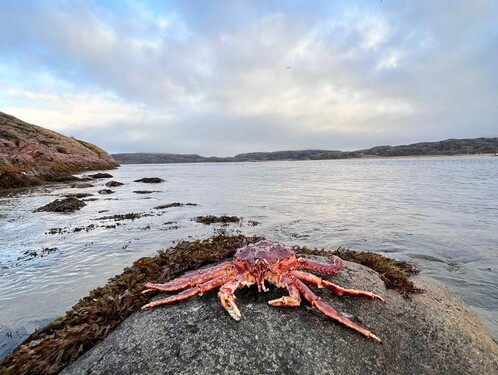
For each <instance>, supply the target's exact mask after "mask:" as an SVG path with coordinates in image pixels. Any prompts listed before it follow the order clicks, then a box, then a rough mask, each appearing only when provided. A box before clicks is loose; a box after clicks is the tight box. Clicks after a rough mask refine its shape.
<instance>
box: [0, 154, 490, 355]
mask: <svg viewBox="0 0 498 375" xmlns="http://www.w3.org/2000/svg"><path fill="white" fill-rule="evenodd" d="M110 173H111V174H112V175H113V176H114V178H113V179H114V180H117V181H120V182H123V183H124V185H123V186H119V187H115V188H112V190H113V191H114V193H113V194H109V195H101V194H99V193H98V191H99V190H102V189H103V188H104V184H105V182H107V181H109V180H96V181H94V184H95V186H94V187H91V188H86V189H77V188H76V189H75V188H70V187H69V186H68V185H54V186H43V187H39V188H35V189H31V190H29V191H23V192H16V193H10V194H7V195H4V196H2V197H0V343H1V346H0V358H1V357H3V356H5V355H6V354H7V353H8V352H9V351H10V350H12V348H13V347H14V346H15V345H17V344H18V343H19V342H20V341H21V340H22V339H24V338H25V337H26V336H27V335H28V334H29V333H31V332H33V331H34V330H35V329H37V328H39V327H41V326H43V325H44V324H46V323H48V322H49V321H50V320H52V319H54V318H56V317H58V316H61V315H63V314H64V312H65V311H66V310H67V309H69V308H70V307H71V306H72V305H74V304H75V303H76V302H77V301H78V300H79V299H80V298H81V297H83V296H85V295H87V294H88V292H89V290H91V289H93V288H95V287H97V286H100V285H103V284H105V283H106V281H107V280H108V279H109V278H110V277H112V276H114V275H115V274H118V273H121V272H122V270H123V268H124V267H126V266H128V265H130V264H131V263H133V261H135V260H136V259H138V258H140V257H143V256H153V255H154V254H155V253H156V251H157V250H159V249H161V248H167V247H169V246H172V245H173V244H175V243H176V242H177V241H181V240H192V239H203V238H206V237H208V236H210V235H212V234H215V233H219V232H220V231H221V232H229V233H239V232H240V233H242V234H245V235H252V234H258V235H262V236H265V237H266V238H268V239H270V240H273V241H279V242H284V243H287V244H290V245H294V244H295V245H301V246H303V245H305V246H310V247H319V248H322V247H325V248H328V249H335V248H337V247H338V246H344V247H350V248H354V249H359V250H370V251H376V252H379V253H383V254H385V255H387V256H390V257H393V258H395V259H399V260H408V261H410V262H412V263H415V264H417V265H418V267H419V268H420V269H421V270H422V272H423V273H425V274H427V275H430V276H432V277H434V278H436V279H438V280H441V281H442V282H443V283H445V284H446V285H447V286H448V287H449V288H450V289H451V290H453V291H454V292H455V293H457V294H458V295H459V296H460V297H461V298H463V299H464V300H465V301H466V302H467V303H468V304H469V305H470V306H471V307H472V308H473V309H474V311H475V312H476V313H477V314H478V315H479V316H480V318H481V320H482V321H483V323H484V324H485V325H486V326H487V328H488V329H489V331H490V333H491V335H492V336H493V338H494V339H495V341H496V340H498V316H497V311H498V293H497V292H498V280H497V278H496V273H497V270H498V230H497V228H498V193H497V192H498V190H497V189H498V158H496V157H420V158H389V159H353V160H324V161H294V162H290V161H278V162H264V163H226V164H223V163H212V164H211V163H206V164H160V165H124V166H122V167H120V168H119V169H117V170H114V171H110ZM142 177H160V178H163V179H164V180H165V182H163V183H160V184H143V183H139V182H134V181H135V180H137V179H139V178H142ZM140 190H152V191H154V192H152V193H150V194H137V193H135V192H136V191H140ZM80 192H85V193H90V194H93V196H92V197H89V198H97V200H94V201H88V202H86V203H87V206H85V207H83V208H82V209H81V210H80V211H76V212H74V213H71V214H60V213H47V212H37V213H35V212H33V211H34V210H35V209H36V208H38V207H40V206H42V205H44V204H46V203H49V202H51V201H53V200H54V199H56V198H60V197H61V196H63V195H65V194H70V193H80ZM172 202H180V203H195V204H198V206H183V207H171V208H167V209H155V207H157V206H159V205H163V204H167V203H172ZM131 212H133V213H142V214H143V213H145V214H146V215H144V216H143V217H141V218H137V219H135V220H133V221H131V220H124V221H118V222H115V221H113V220H109V219H105V218H104V217H105V216H110V215H115V214H126V213H131ZM223 214H228V215H236V216H239V217H242V218H243V222H242V224H241V225H239V224H232V225H230V226H229V227H228V228H220V227H219V226H218V227H217V226H206V225H203V224H199V223H197V222H195V221H193V220H192V219H193V218H195V217H196V216H199V215H223ZM147 215H149V216H147ZM254 222H258V223H259V224H258V225H256V226H254V225H253V224H254ZM113 226H115V227H113ZM43 249H45V251H44V250H43ZM47 249H49V250H47ZM33 252H36V253H37V255H36V256H33ZM30 254H31V256H30ZM242 308H243V307H242Z"/></svg>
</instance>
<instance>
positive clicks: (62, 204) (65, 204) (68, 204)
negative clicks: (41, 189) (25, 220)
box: [34, 196, 86, 212]
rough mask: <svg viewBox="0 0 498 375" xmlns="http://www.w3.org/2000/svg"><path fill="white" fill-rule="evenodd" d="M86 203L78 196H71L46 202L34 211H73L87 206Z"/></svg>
mask: <svg viewBox="0 0 498 375" xmlns="http://www.w3.org/2000/svg"><path fill="white" fill-rule="evenodd" d="M85 206H86V203H85V202H82V201H80V200H79V199H78V198H76V197H73V196H70V197H67V198H65V199H56V200H55V201H53V202H50V203H48V204H46V205H45V206H42V207H39V208H37V209H36V210H35V211H34V212H43V211H46V212H73V211H77V210H79V209H80V208H82V207H85Z"/></svg>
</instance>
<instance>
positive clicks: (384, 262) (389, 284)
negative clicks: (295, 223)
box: [294, 246, 425, 299]
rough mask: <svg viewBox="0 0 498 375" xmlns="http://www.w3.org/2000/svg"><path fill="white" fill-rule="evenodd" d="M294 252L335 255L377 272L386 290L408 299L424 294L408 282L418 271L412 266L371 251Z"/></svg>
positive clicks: (299, 251) (299, 252)
mask: <svg viewBox="0 0 498 375" xmlns="http://www.w3.org/2000/svg"><path fill="white" fill-rule="evenodd" d="M294 250H295V251H296V253H297V254H300V255H320V256H326V255H336V256H338V257H339V258H341V259H343V260H347V261H350V262H354V263H359V264H362V265H364V266H366V267H368V268H371V269H373V270H374V271H376V272H378V274H379V276H380V278H381V279H382V281H383V282H384V284H385V285H386V288H388V289H394V290H396V291H398V292H399V293H400V294H401V295H402V296H403V297H405V298H408V299H409V298H410V295H411V294H420V293H424V292H425V290H424V289H420V288H417V287H416V286H415V285H414V284H413V282H412V281H410V280H409V277H410V276H412V275H416V274H418V273H419V272H420V271H419V270H418V269H417V268H416V267H415V266H414V265H413V264H410V263H407V262H403V261H398V260H394V259H391V258H388V257H386V256H384V255H381V254H377V253H373V252H371V251H356V250H351V249H346V248H344V247H339V248H337V249H336V250H335V251H331V250H325V249H322V250H318V249H308V248H306V247H299V246H294Z"/></svg>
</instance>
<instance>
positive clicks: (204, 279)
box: [142, 241, 384, 342]
mask: <svg viewBox="0 0 498 375" xmlns="http://www.w3.org/2000/svg"><path fill="white" fill-rule="evenodd" d="M298 268H305V269H307V270H310V271H314V272H318V273H321V274H324V275H334V274H336V273H338V272H339V271H340V270H341V268H342V260H341V258H339V257H336V256H333V257H332V263H331V264H323V263H319V262H316V261H313V260H307V259H304V258H296V254H295V253H294V251H292V249H291V248H290V247H289V246H285V245H282V244H279V243H273V242H270V241H259V242H258V243H256V244H251V245H247V246H244V247H241V248H240V249H238V250H237V252H236V254H235V257H234V260H233V261H231V262H225V263H221V264H219V265H217V266H214V267H211V268H207V269H204V270H200V271H197V272H193V273H189V274H186V275H184V276H181V277H179V278H177V279H175V280H171V281H169V282H167V283H164V284H153V283H147V284H145V286H146V287H147V289H146V290H145V291H144V293H147V292H149V291H152V290H160V291H165V292H173V291H177V290H181V289H186V290H184V291H183V292H181V293H179V294H176V295H173V296H170V297H167V298H164V299H161V300H158V301H154V302H151V303H148V304H147V305H145V306H143V307H142V310H143V309H150V308H152V307H155V306H159V305H164V304H168V303H172V302H176V301H183V300H185V299H187V298H190V297H193V296H197V295H202V294H203V293H205V292H207V291H209V290H211V289H214V288H217V287H221V288H220V290H219V292H218V297H219V299H220V303H221V305H222V306H223V307H224V308H225V310H227V311H228V313H229V314H230V315H231V317H232V318H234V319H235V320H240V311H239V309H238V308H237V305H236V304H235V296H234V292H235V291H236V290H237V289H238V288H241V287H244V286H249V285H253V284H256V285H257V286H258V289H259V291H260V292H261V291H262V290H263V291H267V288H266V286H265V281H266V280H267V281H269V282H270V283H271V284H273V285H275V286H277V287H279V288H287V290H288V291H289V295H288V296H284V297H281V298H278V299H275V300H272V301H269V302H268V304H269V305H271V306H299V305H300V304H301V295H302V296H303V297H304V298H305V299H306V300H307V301H308V302H309V303H310V304H311V306H313V307H315V308H316V309H317V310H319V311H321V312H322V313H324V314H325V315H327V316H329V317H330V318H332V319H334V320H337V321H338V322H340V323H342V324H344V325H345V326H348V327H349V328H352V329H354V330H355V331H357V332H359V333H361V334H362V335H364V336H366V337H368V338H372V339H374V340H377V341H378V342H381V339H380V338H378V337H377V336H375V335H374V334H373V333H372V332H370V331H369V330H367V329H365V328H362V327H360V326H358V325H357V324H355V323H353V322H352V321H351V320H349V319H348V318H346V317H345V316H344V315H342V314H340V313H339V312H338V311H336V310H335V309H334V308H332V307H331V306H329V305H327V304H326V303H324V302H322V301H321V300H320V298H319V297H317V296H316V295H315V294H314V293H313V292H312V291H311V290H310V288H309V287H308V285H307V284H311V285H314V286H317V287H319V288H327V289H328V290H330V291H331V292H332V293H334V294H337V295H339V296H342V295H347V296H360V297H367V298H371V299H378V300H380V301H382V302H384V299H383V298H382V297H380V296H378V295H376V294H373V293H370V292H365V291H361V290H355V289H344V288H341V287H340V286H338V285H335V284H333V283H331V282H329V281H326V280H323V279H321V278H319V277H317V276H315V275H313V274H311V273H308V272H302V271H299V270H298ZM187 288H188V289H187Z"/></svg>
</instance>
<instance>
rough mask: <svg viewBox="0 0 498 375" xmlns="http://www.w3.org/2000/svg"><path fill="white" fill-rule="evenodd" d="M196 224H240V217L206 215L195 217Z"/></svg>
mask: <svg viewBox="0 0 498 375" xmlns="http://www.w3.org/2000/svg"><path fill="white" fill-rule="evenodd" d="M194 220H195V221H197V222H198V223H202V224H206V225H210V224H214V223H222V224H228V223H240V220H241V219H240V217H237V216H228V215H222V216H214V215H207V216H197V217H196V218H195V219H194Z"/></svg>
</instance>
